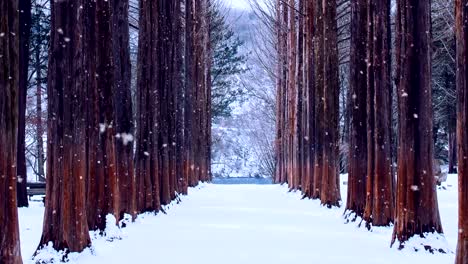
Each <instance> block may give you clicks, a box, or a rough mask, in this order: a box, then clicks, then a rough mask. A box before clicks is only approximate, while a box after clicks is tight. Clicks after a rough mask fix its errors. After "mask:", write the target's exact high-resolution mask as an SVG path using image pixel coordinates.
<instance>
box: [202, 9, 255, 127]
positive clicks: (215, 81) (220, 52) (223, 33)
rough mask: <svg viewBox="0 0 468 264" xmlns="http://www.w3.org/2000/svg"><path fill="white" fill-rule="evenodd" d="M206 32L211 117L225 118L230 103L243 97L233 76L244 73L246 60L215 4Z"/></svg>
mask: <svg viewBox="0 0 468 264" xmlns="http://www.w3.org/2000/svg"><path fill="white" fill-rule="evenodd" d="M210 29H211V30H210V42H211V47H212V50H213V52H212V65H211V76H212V79H211V86H212V91H211V96H212V107H211V111H212V118H217V117H223V116H224V117H226V116H230V114H231V112H232V107H231V106H232V103H234V102H236V101H240V100H242V97H243V96H244V95H245V90H244V89H242V87H240V85H239V82H238V79H237V78H236V76H237V75H239V74H242V73H244V72H246V71H247V70H248V69H247V68H246V67H245V66H244V65H245V62H246V61H247V57H246V56H245V55H242V54H241V53H240V48H241V47H242V46H243V45H244V41H242V40H240V39H239V37H237V36H236V34H235V33H234V31H233V29H232V28H231V27H230V25H229V24H228V23H227V20H226V16H225V15H224V14H223V13H222V10H221V8H220V6H219V5H216V4H214V5H212V6H211V19H210Z"/></svg>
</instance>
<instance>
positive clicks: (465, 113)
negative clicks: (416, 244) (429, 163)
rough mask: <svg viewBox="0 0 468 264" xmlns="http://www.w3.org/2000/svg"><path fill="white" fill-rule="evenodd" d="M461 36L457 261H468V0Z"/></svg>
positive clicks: (462, 7)
mask: <svg viewBox="0 0 468 264" xmlns="http://www.w3.org/2000/svg"><path fill="white" fill-rule="evenodd" d="M455 31H456V39H457V98H458V106H457V149H458V153H457V154H458V202H459V205H458V230H459V232H458V245H457V255H456V259H455V263H456V264H466V263H468V160H467V159H466V157H467V156H468V131H467V129H466V127H467V125H468V67H467V65H468V64H467V63H468V57H467V50H468V0H456V1H455Z"/></svg>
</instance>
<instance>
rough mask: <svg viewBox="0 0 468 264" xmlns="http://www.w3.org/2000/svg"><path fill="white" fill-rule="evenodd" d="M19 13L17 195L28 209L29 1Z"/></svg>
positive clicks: (23, 4)
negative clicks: (27, 100)
mask: <svg viewBox="0 0 468 264" xmlns="http://www.w3.org/2000/svg"><path fill="white" fill-rule="evenodd" d="M18 8H19V10H20V12H19V33H20V34H19V68H20V76H22V78H20V79H19V94H18V96H19V100H18V107H19V112H18V114H19V115H18V145H17V147H18V151H17V154H16V155H17V158H16V160H17V168H16V170H17V172H16V173H17V175H18V183H17V194H18V207H28V205H29V203H28V193H27V190H26V183H27V180H28V175H27V170H26V146H25V145H26V97H27V90H28V79H27V78H26V76H28V68H29V67H28V65H29V38H30V35H31V0H20V1H19V6H18Z"/></svg>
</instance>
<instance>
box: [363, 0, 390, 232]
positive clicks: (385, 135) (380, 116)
mask: <svg viewBox="0 0 468 264" xmlns="http://www.w3.org/2000/svg"><path fill="white" fill-rule="evenodd" d="M368 25H369V27H368V38H367V39H368V56H367V61H368V65H369V66H368V67H367V71H368V73H367V152H368V153H367V183H366V207H365V212H364V216H363V218H364V220H365V221H366V224H367V225H368V227H370V225H371V224H372V225H374V226H388V225H390V224H391V223H392V222H393V218H394V217H393V212H394V178H393V173H392V155H391V131H392V130H391V129H392V126H391V124H392V117H391V115H392V102H391V91H392V84H391V82H392V78H391V55H390V52H391V30H390V1H388V0H371V1H369V6H368Z"/></svg>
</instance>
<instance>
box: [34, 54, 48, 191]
mask: <svg viewBox="0 0 468 264" xmlns="http://www.w3.org/2000/svg"><path fill="white" fill-rule="evenodd" d="M40 54H41V49H39V48H38V49H36V51H35V54H34V55H35V57H36V58H35V65H34V67H35V69H36V119H37V120H36V122H37V123H36V152H37V153H36V155H37V174H38V175H37V176H38V180H39V181H40V182H45V181H46V178H45V169H44V162H45V155H44V138H43V136H44V125H43V123H42V103H43V102H42V69H41V63H40Z"/></svg>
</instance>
